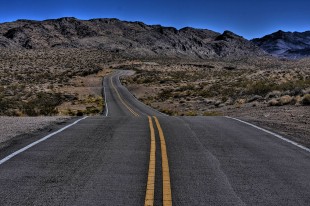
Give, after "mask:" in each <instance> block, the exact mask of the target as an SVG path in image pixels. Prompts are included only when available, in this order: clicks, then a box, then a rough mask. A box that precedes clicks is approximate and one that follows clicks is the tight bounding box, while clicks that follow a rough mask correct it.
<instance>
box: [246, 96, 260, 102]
mask: <svg viewBox="0 0 310 206" xmlns="http://www.w3.org/2000/svg"><path fill="white" fill-rule="evenodd" d="M262 98H263V97H262V96H260V95H254V96H252V97H250V98H249V99H248V102H254V101H256V100H261V99H262Z"/></svg>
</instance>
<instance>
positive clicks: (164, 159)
mask: <svg viewBox="0 0 310 206" xmlns="http://www.w3.org/2000/svg"><path fill="white" fill-rule="evenodd" d="M110 81H111V85H112V88H113V89H114V90H115V93H116V94H117V96H118V98H119V99H120V101H121V102H122V104H123V105H124V106H125V107H126V108H127V109H128V110H129V111H130V112H131V113H132V114H133V115H134V116H140V115H139V114H138V113H137V112H135V111H134V110H133V109H132V108H130V106H129V105H128V104H126V102H125V101H124V100H123V98H122V97H121V95H120V93H119V92H118V90H117V89H116V88H115V86H114V83H113V81H112V78H110ZM153 118H154V121H155V124H156V127H157V130H158V134H159V139H160V148H161V163H162V178H163V179H162V182H163V205H164V206H171V205H172V197H171V185H170V172H169V163H168V155H167V148H166V141H165V136H164V132H163V130H162V128H161V126H160V123H159V121H158V119H157V117H155V116H154V117H153ZM148 120H149V126H150V132H151V149H150V163H149V171H148V179H147V188H146V195H145V205H146V206H152V205H154V192H155V169H156V137H155V129H154V125H153V121H152V117H150V116H148Z"/></svg>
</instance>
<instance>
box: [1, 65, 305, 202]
mask: <svg viewBox="0 0 310 206" xmlns="http://www.w3.org/2000/svg"><path fill="white" fill-rule="evenodd" d="M125 74H129V72H128V71H119V72H115V73H114V74H112V75H109V76H107V77H105V79H104V82H103V86H104V93H105V99H106V112H105V114H104V115H103V116H96V117H88V118H86V119H83V120H81V121H79V122H77V123H76V124H72V126H70V127H68V128H66V129H65V130H63V131H60V132H58V133H55V134H53V135H52V136H48V138H45V139H43V140H42V141H39V142H37V143H35V144H33V145H32V146H31V147H29V148H26V149H24V150H23V148H19V149H22V150H21V151H20V152H19V151H15V153H14V155H13V156H10V158H7V157H8V156H7V154H4V153H3V152H2V151H0V161H2V160H3V161H2V162H1V163H0V205H294V206H295V205H310V152H309V150H307V148H302V147H298V146H296V145H293V144H291V143H289V142H286V141H283V140H282V139H280V138H278V137H276V136H274V135H273V134H272V133H267V132H265V131H263V130H260V129H258V128H255V127H252V126H250V125H247V124H245V123H242V122H240V121H236V120H234V119H229V118H226V117H169V116H166V115H163V114H162V113H160V112H158V111H156V110H154V109H152V108H149V107H148V106H146V105H144V104H142V103H141V102H139V101H138V100H137V99H135V98H134V97H133V96H132V95H131V94H130V93H129V92H128V90H127V89H126V88H125V87H123V86H122V85H121V83H120V82H119V76H120V75H125ZM42 138H44V137H42ZM13 152H14V151H13Z"/></svg>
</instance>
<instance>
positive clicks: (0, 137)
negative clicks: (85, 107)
mask: <svg viewBox="0 0 310 206" xmlns="http://www.w3.org/2000/svg"><path fill="white" fill-rule="evenodd" d="M68 118H70V117H66V116H55V117H6V116H0V143H2V142H5V141H8V140H10V139H11V138H13V137H15V136H18V135H21V134H25V133H31V132H34V131H36V130H39V129H42V128H44V127H46V126H48V125H50V124H54V123H59V122H62V121H64V120H66V119H68Z"/></svg>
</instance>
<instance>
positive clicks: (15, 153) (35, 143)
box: [0, 116, 87, 165]
mask: <svg viewBox="0 0 310 206" xmlns="http://www.w3.org/2000/svg"><path fill="white" fill-rule="evenodd" d="M86 118H87V116H86V117H83V118H81V119H78V120H76V121H75V122H73V123H72V124H69V125H67V126H65V127H63V128H61V129H59V130H57V131H56V132H53V133H51V134H49V135H47V136H45V137H43V138H41V139H39V140H37V141H35V142H33V143H31V144H29V145H27V146H26V147H24V148H22V149H19V150H17V151H16V152H13V153H12V154H10V155H8V156H6V157H5V158H3V159H1V160H0V165H1V164H3V163H5V162H6V161H8V160H9V159H11V158H13V157H15V156H16V155H18V154H20V153H22V152H24V151H26V150H27V149H29V148H31V147H33V146H35V145H37V144H39V143H40V142H43V141H44V140H47V139H48V138H50V137H52V136H54V135H55V134H58V133H60V132H62V131H64V130H65V129H67V128H69V127H71V126H73V125H75V124H76V123H78V122H79V121H81V120H83V119H86Z"/></svg>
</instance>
